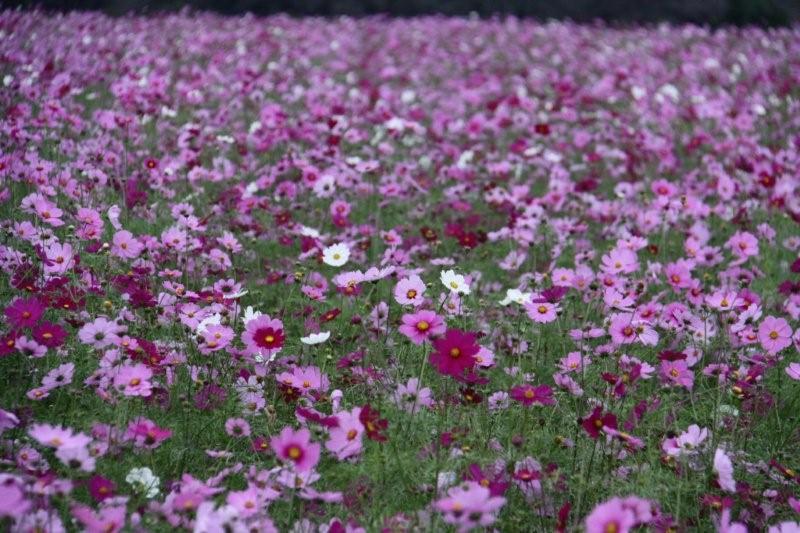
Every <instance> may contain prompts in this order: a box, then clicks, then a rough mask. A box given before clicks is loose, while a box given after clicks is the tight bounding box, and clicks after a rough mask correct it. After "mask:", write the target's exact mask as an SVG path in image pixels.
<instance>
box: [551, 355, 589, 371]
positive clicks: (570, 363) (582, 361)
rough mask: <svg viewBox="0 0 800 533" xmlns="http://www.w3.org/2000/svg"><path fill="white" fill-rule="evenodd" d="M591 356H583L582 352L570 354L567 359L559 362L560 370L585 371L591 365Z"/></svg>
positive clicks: (564, 358)
mask: <svg viewBox="0 0 800 533" xmlns="http://www.w3.org/2000/svg"><path fill="white" fill-rule="evenodd" d="M591 362H592V361H591V359H590V358H589V356H581V353H580V352H570V353H568V354H567V356H566V357H563V358H561V360H560V361H559V362H558V368H559V369H560V370H561V371H562V372H576V371H579V370H583V368H584V367H585V366H588V365H589V364H591Z"/></svg>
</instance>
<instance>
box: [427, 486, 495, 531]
mask: <svg viewBox="0 0 800 533" xmlns="http://www.w3.org/2000/svg"><path fill="white" fill-rule="evenodd" d="M505 503H506V499H505V498H503V497H502V496H492V494H491V492H490V491H489V489H487V488H486V487H483V486H482V485H481V484H480V483H476V482H475V481H465V482H463V483H461V484H459V485H456V486H455V487H452V488H450V489H449V490H448V491H447V496H446V497H444V498H442V499H440V500H438V501H436V503H435V504H434V507H436V509H437V510H438V511H440V512H441V513H443V514H444V521H445V522H446V523H448V524H453V525H455V526H456V527H457V530H458V531H459V532H465V531H469V530H471V529H474V528H476V527H486V526H490V525H491V524H493V523H494V521H495V520H496V519H497V517H496V513H497V512H498V511H499V510H500V508H501V507H503V505H505Z"/></svg>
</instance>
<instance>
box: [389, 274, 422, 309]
mask: <svg viewBox="0 0 800 533" xmlns="http://www.w3.org/2000/svg"><path fill="white" fill-rule="evenodd" d="M424 293H425V283H423V282H422V280H421V279H420V277H419V276H411V277H408V278H403V279H401V280H400V281H398V282H397V285H395V287H394V299H395V300H397V303H399V304H400V305H413V306H414V307H416V306H419V305H422V302H423V301H424V298H423V296H422V295H423V294H424Z"/></svg>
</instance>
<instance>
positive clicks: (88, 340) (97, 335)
mask: <svg viewBox="0 0 800 533" xmlns="http://www.w3.org/2000/svg"><path fill="white" fill-rule="evenodd" d="M126 329H127V328H126V327H125V326H120V325H119V324H117V322H116V321H113V320H108V319H107V318H106V317H103V316H99V317H97V318H96V319H94V321H93V322H87V323H86V324H84V325H83V327H82V328H81V329H80V330H79V331H78V338H79V339H80V340H81V342H82V343H84V344H88V345H89V346H92V347H93V348H95V349H97V350H102V349H103V348H105V347H106V346H109V345H112V344H117V343H118V342H119V335H120V334H122V333H124V332H125V331H126Z"/></svg>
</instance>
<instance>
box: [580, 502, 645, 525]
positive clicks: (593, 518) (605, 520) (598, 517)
mask: <svg viewBox="0 0 800 533" xmlns="http://www.w3.org/2000/svg"><path fill="white" fill-rule="evenodd" d="M635 526H636V515H635V514H634V512H633V510H632V509H630V508H629V507H628V506H626V505H625V504H624V502H623V501H622V499H620V498H612V499H610V500H608V501H606V502H603V503H601V504H599V505H597V506H596V507H595V508H594V509H592V512H591V513H589V516H587V517H586V533H610V532H613V533H627V532H628V531H630V530H631V529H632V528H633V527H635Z"/></svg>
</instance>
